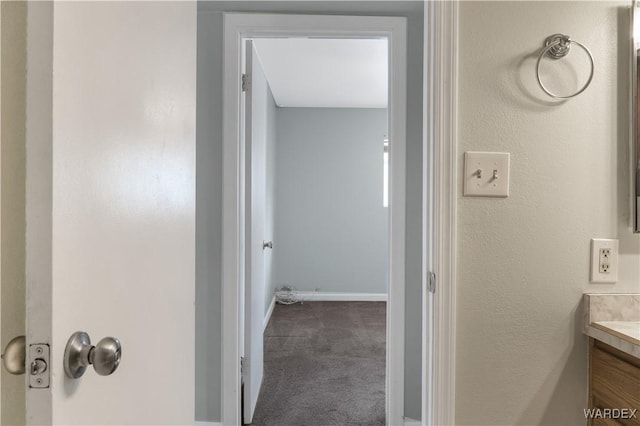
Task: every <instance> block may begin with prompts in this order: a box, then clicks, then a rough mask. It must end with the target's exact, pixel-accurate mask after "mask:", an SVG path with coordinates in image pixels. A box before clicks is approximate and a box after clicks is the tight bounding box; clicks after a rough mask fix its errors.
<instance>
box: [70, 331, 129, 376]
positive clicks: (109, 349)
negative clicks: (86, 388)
mask: <svg viewBox="0 0 640 426" xmlns="http://www.w3.org/2000/svg"><path fill="white" fill-rule="evenodd" d="M121 358H122V346H121V345H120V341H119V340H118V339H116V338H115V337H105V338H104V339H102V340H100V341H99V342H98V344H97V345H95V346H92V345H91V339H90V338H89V335H88V334H87V333H85V332H84V331H77V332H75V333H73V334H72V335H71V337H70V338H69V341H68V342H67V346H66V348H65V350H64V372H65V373H66V374H67V376H68V377H70V378H72V379H77V378H79V377H82V375H83V374H84V372H85V371H86V370H87V367H88V366H89V365H93V369H94V370H95V371H96V373H98V374H99V375H101V376H108V375H109V374H111V373H113V372H114V371H116V369H117V368H118V365H120V359H121Z"/></svg>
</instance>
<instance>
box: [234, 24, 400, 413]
mask: <svg viewBox="0 0 640 426" xmlns="http://www.w3.org/2000/svg"><path fill="white" fill-rule="evenodd" d="M224 24H225V28H224V77H223V87H224V94H223V97H224V103H223V140H224V141H223V164H224V167H223V168H224V171H223V223H222V226H223V236H222V253H223V254H222V423H223V424H224V425H236V424H239V423H240V396H241V395H240V339H239V337H240V335H241V330H240V315H239V314H240V311H241V309H240V303H242V301H241V297H240V292H241V287H242V283H241V277H242V272H241V269H242V267H243V266H242V264H241V261H242V260H241V249H242V241H241V229H242V227H243V226H244V224H243V223H241V197H240V194H241V187H240V182H241V177H242V176H241V167H240V162H241V150H242V145H243V143H244V142H243V140H242V137H241V133H242V131H241V90H240V87H241V73H242V71H241V52H242V40H243V39H244V38H250V37H291V36H298V37H309V36H325V37H347V38H353V37H365V38H366V37H386V38H388V40H389V136H390V140H391V141H393V142H392V145H391V146H390V159H391V160H390V161H391V164H390V203H389V219H390V229H389V236H390V250H389V254H390V259H389V290H388V293H389V294H388V302H387V360H386V372H387V374H386V415H387V419H386V420H387V424H393V425H395V424H402V423H403V422H404V418H403V416H404V344H405V342H404V340H405V339H404V320H405V315H404V305H405V301H404V299H405V210H406V207H405V205H406V199H405V198H406V197H405V186H406V182H405V180H406V178H405V176H406V173H405V170H406V167H405V163H406V150H405V147H406V76H407V75H406V62H407V58H406V55H407V53H406V48H407V35H406V18H404V17H393V18H390V17H365V16H331V15H284V14H249V13H247V14H244V13H226V14H225V19H224Z"/></svg>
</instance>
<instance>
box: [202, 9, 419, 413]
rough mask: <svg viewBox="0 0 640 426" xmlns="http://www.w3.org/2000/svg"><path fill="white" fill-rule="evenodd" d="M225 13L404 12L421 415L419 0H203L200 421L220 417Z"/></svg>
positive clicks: (411, 280) (414, 338)
mask: <svg viewBox="0 0 640 426" xmlns="http://www.w3.org/2000/svg"><path fill="white" fill-rule="evenodd" d="M224 11H240V12H272V13H305V14H341V15H370V16H404V17H407V22H408V30H407V31H408V46H407V50H408V55H407V58H408V63H407V68H408V69H407V87H408V88H409V90H408V94H407V95H408V96H407V206H406V209H407V217H406V227H407V244H406V247H405V249H406V256H407V258H406V280H407V284H406V332H405V341H406V346H405V367H406V371H405V415H406V416H408V417H411V418H414V419H419V418H420V401H421V395H420V385H421V360H420V358H421V345H422V343H421V337H422V333H421V275H422V266H421V259H422V242H421V233H422V220H421V207H422V166H421V158H422V48H423V21H424V15H423V2H421V1H340V2H325V1H317V2H316V1H303V2H293V1H279V2H270V1H255V2H244V1H229V2H216V1H201V2H199V3H198V106H197V176H196V197H197V203H196V234H197V235H196V342H197V343H196V354H197V355H196V371H198V372H200V373H199V374H198V375H197V376H196V419H197V420H199V421H211V422H215V421H219V420H220V391H221V384H220V383H221V381H220V376H221V374H220V365H221V364H220V362H221V361H220V358H221V355H220V351H221V348H220V335H221V330H220V328H221V305H220V289H221V276H220V262H221V233H222V229H221V224H222V52H223V15H222V12H224Z"/></svg>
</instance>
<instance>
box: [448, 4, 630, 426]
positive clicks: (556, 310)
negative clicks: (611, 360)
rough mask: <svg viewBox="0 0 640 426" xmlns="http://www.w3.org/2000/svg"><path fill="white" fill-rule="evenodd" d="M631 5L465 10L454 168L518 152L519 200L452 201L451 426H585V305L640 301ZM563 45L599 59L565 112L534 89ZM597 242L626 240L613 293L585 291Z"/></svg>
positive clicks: (515, 181) (596, 287) (515, 182)
mask: <svg viewBox="0 0 640 426" xmlns="http://www.w3.org/2000/svg"><path fill="white" fill-rule="evenodd" d="M629 5H630V2H590V1H580V2H577V1H576V2H553V4H551V3H549V2H463V3H461V5H460V51H459V61H460V62H459V71H460V75H459V108H460V109H459V118H458V122H459V135H458V137H459V142H458V155H459V159H460V162H459V165H460V167H462V158H463V152H464V151H467V150H478V151H483V150H487V151H507V152H511V196H510V197H509V198H507V199H484V198H464V197H462V195H461V194H462V187H461V186H460V187H459V188H458V194H459V200H458V201H459V204H458V218H457V219H458V271H457V272H458V284H457V285H458V290H457V303H458V305H457V312H458V317H457V321H458V322H457V355H456V356H457V371H456V379H457V383H456V423H457V424H475V425H478V424H483V425H489V424H490V425H497V424H585V418H584V414H583V411H582V409H583V408H584V407H585V406H586V404H587V339H586V338H585V336H583V335H582V334H581V331H580V326H581V323H580V321H581V316H580V302H581V296H582V293H584V292H601V291H604V292H638V291H640V288H639V286H640V256H639V252H640V237H638V236H637V235H633V234H632V233H631V229H630V219H629V216H630V212H631V208H630V201H629V200H630V185H629V182H630V179H631V177H630V170H631V169H630V162H629V156H628V155H629V154H628V147H629V133H628V101H629V76H628V69H629V68H628V67H629V62H628V52H629V40H630V34H629V30H628V22H629V17H628V8H629ZM557 32H563V33H565V34H568V35H570V36H571V37H573V38H574V39H575V40H577V41H579V42H581V43H584V44H585V45H586V46H588V47H589V48H590V49H591V51H592V52H593V56H594V59H595V67H596V68H595V76H594V79H593V82H592V83H591V86H590V87H589V88H588V89H587V90H586V91H585V92H584V93H583V94H581V95H579V96H578V97H576V98H574V99H571V100H568V101H566V102H554V101H552V100H551V99H550V98H548V97H546V95H544V94H543V93H542V92H541V90H540V89H539V88H538V86H537V83H536V81H535V73H534V67H535V60H536V58H537V54H538V53H539V51H540V49H541V46H542V44H543V42H544V39H545V38H546V37H547V36H549V35H551V34H555V33H557ZM581 53H582V52H580V50H579V49H575V50H573V49H572V51H571V53H570V55H576V58H577V57H578V55H580V54H581ZM565 64H566V62H565ZM558 66H563V68H562V69H561V72H562V73H568V74H562V75H564V76H568V77H571V76H572V75H573V74H572V73H573V72H574V71H572V69H573V68H572V67H571V66H566V65H564V64H560V63H559V64H558ZM584 72H585V70H584V69H583V68H582V67H580V68H575V74H576V75H579V76H583V73H584ZM549 77H552V76H551V75H549ZM460 170H462V169H460ZM460 176H461V175H460ZM594 237H601V238H619V239H620V251H621V257H620V282H619V283H617V284H590V283H589V276H588V271H589V240H590V239H591V238H594Z"/></svg>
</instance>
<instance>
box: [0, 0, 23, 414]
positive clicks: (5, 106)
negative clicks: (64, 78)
mask: <svg viewBox="0 0 640 426" xmlns="http://www.w3.org/2000/svg"><path fill="white" fill-rule="evenodd" d="M1 8H2V11H1V13H2V23H1V28H2V36H1V42H2V45H1V47H0V52H2V59H1V61H2V65H1V66H2V71H1V74H2V80H1V85H2V87H1V88H0V91H1V93H2V105H1V106H0V108H1V109H2V119H1V120H2V121H1V123H0V126H2V132H1V134H2V141H1V142H0V146H1V149H2V152H1V153H0V157H1V158H2V164H1V165H0V170H2V176H1V179H0V181H1V182H2V188H1V189H0V193H1V194H2V200H1V201H0V204H1V205H2V215H1V217H2V221H1V224H0V226H1V231H0V235H1V236H2V239H1V240H0V244H1V250H0V251H1V253H2V257H1V260H0V262H1V264H0V270H1V271H2V272H1V274H2V275H1V276H0V280H1V283H2V294H1V295H0V299H1V300H2V318H1V319H0V321H1V322H2V328H1V329H0V336H1V337H2V339H0V352H2V351H4V348H5V347H6V345H7V343H9V341H10V340H11V339H13V338H14V337H16V336H20V335H24V334H25V269H24V268H25V171H26V169H25V168H26V162H25V155H26V153H25V107H26V78H25V73H26V48H27V47H26V35H27V26H26V4H25V3H21V2H2V5H1ZM0 376H1V377H0V383H1V384H2V386H1V388H0V393H1V397H0V405H2V417H1V420H0V423H1V424H12V425H19V424H24V422H25V398H24V390H25V389H24V376H12V375H11V374H9V373H7V371H6V370H5V369H4V368H2V367H0Z"/></svg>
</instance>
